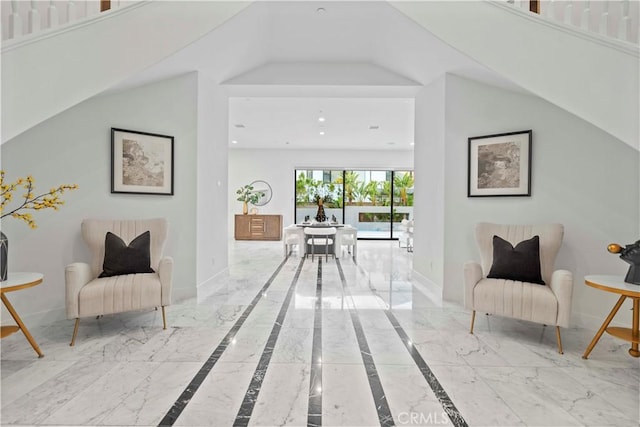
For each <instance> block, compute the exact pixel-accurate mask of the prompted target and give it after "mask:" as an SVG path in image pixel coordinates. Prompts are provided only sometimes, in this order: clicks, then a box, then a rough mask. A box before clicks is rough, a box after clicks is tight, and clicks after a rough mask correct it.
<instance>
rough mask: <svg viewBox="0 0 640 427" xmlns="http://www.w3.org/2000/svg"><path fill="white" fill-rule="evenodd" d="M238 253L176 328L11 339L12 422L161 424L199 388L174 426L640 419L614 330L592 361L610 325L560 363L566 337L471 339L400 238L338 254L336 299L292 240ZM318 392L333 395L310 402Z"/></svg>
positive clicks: (571, 335)
mask: <svg viewBox="0 0 640 427" xmlns="http://www.w3.org/2000/svg"><path fill="white" fill-rule="evenodd" d="M229 249H230V265H229V269H228V270H227V271H225V272H224V273H223V274H220V275H219V276H217V277H216V278H215V280H212V281H211V282H213V283H211V285H210V286H209V287H208V288H207V289H201V290H199V292H200V294H199V296H198V297H197V298H193V299H190V300H187V301H181V302H177V303H174V304H173V305H171V306H169V307H168V308H167V316H168V325H169V328H168V330H166V331H163V330H162V320H161V316H160V315H159V312H158V311H145V312H133V313H123V314H119V315H114V316H104V317H102V318H100V319H97V320H96V319H86V320H85V321H83V322H82V324H81V328H80V331H79V334H78V338H77V342H76V346H75V347H69V339H70V335H71V332H72V328H73V321H69V320H57V321H53V322H51V323H49V324H46V325H40V326H38V325H29V328H30V330H31V332H32V334H33V335H34V337H35V339H36V340H37V341H38V343H39V345H40V348H41V349H42V350H43V352H44V353H45V357H44V358H43V359H38V358H37V357H36V355H35V353H34V352H33V350H32V349H31V347H30V346H29V345H28V343H27V342H26V340H25V339H24V337H22V336H20V335H19V334H14V335H12V336H10V337H7V338H4V339H3V340H2V342H1V346H0V352H1V365H0V373H1V376H0V378H1V379H0V381H1V394H0V404H1V415H0V424H1V425H3V426H24V425H33V426H45V425H47V426H48V425H56V426H62V425H64V426H157V425H158V424H159V423H161V421H162V420H163V418H164V417H165V415H166V414H167V413H168V412H169V411H170V409H171V408H173V407H174V406H175V405H176V403H177V402H178V401H179V399H180V397H181V395H182V394H183V393H184V392H185V390H186V389H188V388H189V384H191V383H192V380H193V379H194V378H196V377H198V378H199V380H200V383H199V386H198V387H197V388H196V389H194V390H193V392H192V393H190V394H189V398H188V399H185V401H184V402H183V403H182V404H181V412H180V413H179V414H178V415H177V417H176V418H175V419H174V420H173V425H176V426H215V427H217V426H231V425H234V422H236V419H237V414H239V413H246V414H247V415H248V418H247V419H246V422H247V424H248V425H251V426H276V425H277V426H304V425H308V423H309V422H311V421H313V420H318V421H320V423H321V424H322V425H325V426H374V425H380V424H381V422H382V423H384V424H385V425H397V426H401V425H407V426H416V425H432V426H433V425H464V424H461V423H459V422H458V423H457V424H456V422H455V421H456V420H453V421H452V418H451V414H450V413H449V414H447V411H445V408H443V402H444V403H445V404H446V402H447V401H446V400H443V399H442V395H443V393H442V392H445V393H446V396H447V397H448V399H450V402H451V404H452V405H453V406H455V409H456V411H457V413H458V415H459V417H460V420H462V421H463V422H464V423H466V424H468V425H470V426H521V425H522V426H524V425H528V426H568V425H584V426H591V425H593V426H630V425H635V426H638V425H639V424H640V421H639V420H640V361H639V360H638V359H634V358H631V357H630V356H629V355H628V354H627V349H628V347H629V345H628V344H627V343H625V342H623V341H620V340H617V339H615V338H613V337H611V336H608V335H607V334H605V335H604V336H603V337H602V339H601V341H600V343H599V344H598V346H597V347H596V348H595V349H594V350H593V352H592V354H591V355H590V358H589V359H588V360H584V359H582V358H581V356H582V352H583V351H584V349H585V348H586V346H587V345H588V343H589V341H590V340H591V338H592V336H593V334H594V333H595V330H591V329H585V328H578V327H571V328H567V329H563V331H562V333H563V345H564V351H565V352H564V355H560V354H558V353H557V351H556V346H555V334H554V330H553V328H550V327H546V328H545V327H544V326H542V325H537V324H532V323H528V322H523V321H518V320H513V319H504V318H499V317H497V316H480V315H478V316H477V318H476V326H475V333H474V334H473V335H470V334H469V333H468V326H469V313H468V312H467V311H466V310H465V309H464V308H462V307H461V306H459V305H457V304H452V303H446V302H445V303H440V302H435V301H432V300H431V299H430V298H429V297H428V295H429V292H428V289H425V287H424V285H422V284H420V283H417V282H415V281H414V279H413V278H412V273H411V271H412V263H413V254H411V253H407V251H406V250H404V249H401V248H398V245H397V242H376V241H361V242H359V244H358V259H357V263H354V261H353V260H352V259H351V258H346V257H345V258H342V259H340V260H339V261H337V260H334V259H329V260H328V261H326V262H325V260H324V259H323V261H322V263H321V270H320V273H321V292H319V291H318V280H319V277H318V276H319V272H318V268H319V265H320V263H319V262H318V260H317V259H316V260H315V262H311V261H310V260H306V261H304V263H303V264H302V265H301V268H300V269H299V271H298V268H299V267H300V261H301V260H300V258H298V257H297V256H296V254H295V252H294V254H293V255H292V256H291V257H290V258H289V259H286V260H283V258H282V246H281V242H246V241H234V242H231V243H230V248H229ZM338 264H339V265H338ZM296 275H298V276H297V278H296V283H295V291H294V293H293V294H292V295H290V297H291V299H290V301H289V300H288V299H287V291H288V289H289V286H290V285H291V284H292V281H293V280H294V277H296ZM266 284H268V286H265V285H266ZM579 285H580V283H579V280H578V279H576V285H575V286H579ZM285 303H288V305H287V307H285V308H284V309H283V304H285ZM281 310H285V311H283V312H281ZM279 313H280V314H281V315H280V319H278V316H279ZM282 313H284V314H282ZM27 322H28V320H27ZM276 322H278V323H277V328H278V329H279V334H278V337H277V340H273V339H272V341H271V344H269V345H267V344H268V342H269V337H270V334H271V332H272V331H273V328H274V326H275V325H276ZM354 325H355V327H354ZM234 327H235V329H234ZM230 332H233V333H232V334H231V335H230ZM314 337H316V338H314ZM225 340H228V342H227V341H225ZM409 341H410V342H411V345H410V346H409V347H408V346H407V342H409ZM364 343H366V345H364ZM359 344H360V345H359ZM265 346H267V347H268V348H266V347H265ZM408 349H412V351H415V352H416V355H419V356H420V359H422V360H423V361H424V364H425V365H426V366H427V367H428V369H429V372H430V373H429V375H432V376H433V378H434V379H436V380H437V383H438V384H439V385H440V387H441V388H442V390H439V389H437V388H436V389H435V391H434V388H433V387H431V386H430V384H429V381H427V379H426V378H425V375H424V372H425V369H424V366H420V364H419V363H416V361H415V358H414V357H412V355H411V353H410V351H408ZM265 350H266V351H268V352H269V353H270V360H269V362H268V364H266V369H264V370H262V369H260V370H259V372H258V373H259V375H260V381H259V383H256V382H255V375H256V372H257V371H256V368H257V367H258V363H259V362H260V360H261V358H262V356H263V355H264V352H265ZM216 352H218V353H216ZM363 352H364V353H363ZM214 353H215V354H216V356H217V357H216V363H215V364H213V365H210V369H208V370H206V372H204V371H203V366H205V364H206V363H207V361H208V360H210V358H211V356H212V354H214ZM312 355H313V356H312ZM313 359H318V360H317V361H319V363H321V369H313V365H312V361H313ZM262 360H264V358H262ZM198 375H200V376H198ZM313 375H316V376H320V378H314V379H313V380H312V377H313ZM372 375H375V377H374V378H373V379H374V381H371V380H372ZM252 381H253V384H254V386H255V387H258V388H256V389H255V390H253V389H252V388H251V387H250V385H251V384H252ZM256 384H257V385H256ZM372 384H373V385H372ZM315 385H318V386H317V387H316V386H315ZM252 390H253V391H252ZM314 390H315V392H317V393H319V394H320V397H321V399H315V398H314V397H313V396H312V398H311V399H310V394H311V393H312V392H314ZM253 392H256V394H255V399H253V400H252V405H253V410H252V411H251V412H249V411H246V412H243V411H242V403H243V400H246V399H247V397H248V393H253ZM381 399H383V401H384V405H386V406H385V407H386V409H385V411H384V414H387V415H386V417H382V418H381V417H380V407H381V406H380V402H382V400H381ZM310 402H320V403H319V404H318V405H310ZM311 406H313V409H312V410H311V409H310V407H311ZM445 406H446V405H445ZM312 411H313V412H314V414H312V415H313V416H310V412H312ZM316 412H317V413H316ZM389 417H390V419H388V418H389ZM458 421H459V420H458Z"/></svg>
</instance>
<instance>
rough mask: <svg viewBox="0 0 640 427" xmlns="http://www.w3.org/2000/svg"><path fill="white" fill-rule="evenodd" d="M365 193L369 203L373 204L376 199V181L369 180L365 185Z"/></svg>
mask: <svg viewBox="0 0 640 427" xmlns="http://www.w3.org/2000/svg"><path fill="white" fill-rule="evenodd" d="M365 194H366V195H367V197H369V200H371V205H372V206H375V205H376V202H377V199H378V181H369V183H368V184H367V185H366V187H365Z"/></svg>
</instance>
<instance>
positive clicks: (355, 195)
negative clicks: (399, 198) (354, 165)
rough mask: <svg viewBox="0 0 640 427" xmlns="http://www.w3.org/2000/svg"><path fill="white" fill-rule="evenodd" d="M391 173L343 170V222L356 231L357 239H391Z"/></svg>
mask: <svg viewBox="0 0 640 427" xmlns="http://www.w3.org/2000/svg"><path fill="white" fill-rule="evenodd" d="M392 175H393V173H392V171H384V170H382V171H380V170H350V171H345V187H344V188H345V203H344V205H345V209H344V215H345V223H347V224H351V225H353V226H354V227H356V228H357V229H358V238H363V239H390V238H391V182H392V181H391V177H392Z"/></svg>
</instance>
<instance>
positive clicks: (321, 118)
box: [318, 117, 326, 122]
mask: <svg viewBox="0 0 640 427" xmlns="http://www.w3.org/2000/svg"><path fill="white" fill-rule="evenodd" d="M325 120H326V119H325V118H324V117H318V121H319V122H324V121H325Z"/></svg>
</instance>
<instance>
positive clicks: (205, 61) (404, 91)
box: [114, 1, 521, 149]
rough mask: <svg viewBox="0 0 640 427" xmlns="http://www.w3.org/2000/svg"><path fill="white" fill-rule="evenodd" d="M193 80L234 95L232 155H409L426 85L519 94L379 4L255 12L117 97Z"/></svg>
mask: <svg viewBox="0 0 640 427" xmlns="http://www.w3.org/2000/svg"><path fill="white" fill-rule="evenodd" d="M194 70H197V71H199V72H201V73H204V74H205V75H207V76H208V77H209V78H210V79H212V80H213V81H215V82H217V83H221V84H223V85H224V86H225V88H227V90H228V94H229V95H230V97H231V98H230V110H229V114H230V121H229V144H230V148H297V149H300V148H331V149H339V148H343V149H363V148H367V149H371V148H375V149H412V146H411V145H410V144H411V143H412V142H413V99H412V97H413V94H415V92H416V91H417V90H418V89H419V88H420V87H421V86H422V85H425V84H428V83H430V82H431V81H433V80H435V79H437V78H439V77H441V76H443V75H444V74H445V73H454V74H458V75H461V76H464V77H468V78H472V79H475V80H479V81H483V82H486V83H489V84H493V85H497V86H501V87H505V88H509V89H512V90H521V89H520V88H519V87H517V86H516V85H514V84H512V83H511V82H509V81H507V80H505V79H503V78H501V77H500V76H498V75H496V74H495V73H493V72H491V71H490V70H488V69H486V68H485V67H483V66H481V65H480V64H478V63H476V62H474V61H473V60H471V59H470V58H468V57H467V56H465V55H463V54H461V53H459V52H457V51H456V50H454V49H452V48H451V47H449V46H448V45H446V44H445V43H443V42H442V41H440V40H439V39H437V38H436V37H434V36H433V35H431V34H430V33H429V32H427V31H425V30H424V29H423V28H422V27H420V26H418V25H417V24H415V23H414V22H413V21H411V20H410V19H408V18H407V17H406V16H405V15H403V14H402V13H400V12H398V11H397V10H396V9H395V8H393V7H392V6H390V5H389V4H387V3H386V2H379V1H372V2H360V1H355V2H307V1H305V2H302V1H296V2H256V3H253V4H252V5H251V6H249V7H248V8H246V9H245V10H243V11H242V12H240V13H239V14H238V15H236V16H234V17H233V18H232V19H230V20H229V21H228V22H226V23H225V24H224V25H222V26H220V27H219V28H217V29H215V30H214V31H212V32H211V33H209V34H208V35H206V36H205V37H203V38H201V39H200V40H198V41H196V42H194V43H193V44H191V45H189V46H188V47H186V48H185V49H182V50H181V51H179V52H177V53H176V54H174V55H172V56H171V57H169V58H167V59H166V60H164V61H161V62H160V63H158V64H156V65H154V66H152V67H150V68H148V69H147V70H145V71H144V72H142V73H140V74H137V75H135V76H132V77H131V78H129V79H128V80H126V81H124V82H122V83H121V84H120V85H118V86H117V87H116V88H114V89H115V90H118V89H124V88H127V87H131V86H136V85H139V84H143V83H146V82H150V81H154V80H158V79H162V78H166V77H169V76H172V75H177V74H181V73H185V72H190V71H194ZM320 115H324V116H325V117H326V118H327V121H326V122H325V123H323V124H320V123H319V122H318V118H319V116H320ZM237 125H242V126H237ZM371 127H377V128H376V129H371ZM322 128H324V132H325V134H324V135H320V132H321V131H323V129H322ZM232 141H236V143H233V142H232Z"/></svg>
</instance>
